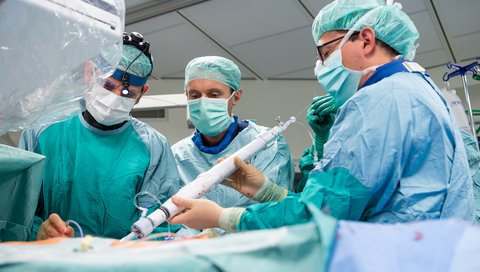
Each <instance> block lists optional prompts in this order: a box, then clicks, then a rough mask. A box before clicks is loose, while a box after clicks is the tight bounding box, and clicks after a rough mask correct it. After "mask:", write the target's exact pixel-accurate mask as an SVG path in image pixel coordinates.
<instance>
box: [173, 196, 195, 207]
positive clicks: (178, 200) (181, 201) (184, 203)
mask: <svg viewBox="0 0 480 272" xmlns="http://www.w3.org/2000/svg"><path fill="white" fill-rule="evenodd" d="M172 202H173V204H175V205H177V206H179V207H182V208H190V207H191V206H192V204H193V201H192V200H191V199H186V198H183V197H179V196H177V195H174V196H173V197H172Z"/></svg>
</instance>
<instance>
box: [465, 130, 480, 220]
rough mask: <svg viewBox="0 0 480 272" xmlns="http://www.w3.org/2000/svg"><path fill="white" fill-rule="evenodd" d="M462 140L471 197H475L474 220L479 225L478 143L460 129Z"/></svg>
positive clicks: (479, 158) (479, 171)
mask: <svg viewBox="0 0 480 272" xmlns="http://www.w3.org/2000/svg"><path fill="white" fill-rule="evenodd" d="M460 133H461V135H462V140H463V142H464V144H465V150H466V152H467V159H468V165H469V166H470V175H471V176H472V180H473V195H474V197H475V209H476V211H475V220H476V222H477V224H480V152H479V151H478V148H477V147H478V142H477V141H476V139H474V138H473V136H472V134H471V133H470V131H465V130H463V129H460Z"/></svg>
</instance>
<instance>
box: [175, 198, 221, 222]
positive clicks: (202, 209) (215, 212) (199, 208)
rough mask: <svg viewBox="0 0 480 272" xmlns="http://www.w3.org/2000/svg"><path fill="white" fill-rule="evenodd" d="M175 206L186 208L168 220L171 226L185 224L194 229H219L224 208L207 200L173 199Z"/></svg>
mask: <svg viewBox="0 0 480 272" xmlns="http://www.w3.org/2000/svg"><path fill="white" fill-rule="evenodd" d="M172 201H173V204H175V205H177V206H178V207H181V208H184V210H183V212H181V213H179V214H177V215H175V216H174V217H172V218H170V219H168V220H167V221H168V222H169V223H170V224H174V225H177V224H183V225H186V226H188V227H190V228H194V229H206V228H218V227H219V223H218V220H219V219H220V214H221V213H222V211H223V208H222V207H220V206H218V204H217V203H215V202H213V201H211V200H207V199H187V198H182V197H179V196H173V197H172Z"/></svg>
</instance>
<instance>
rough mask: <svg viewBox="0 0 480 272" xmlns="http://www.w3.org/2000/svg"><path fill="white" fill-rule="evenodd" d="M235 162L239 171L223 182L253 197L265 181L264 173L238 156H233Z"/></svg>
mask: <svg viewBox="0 0 480 272" xmlns="http://www.w3.org/2000/svg"><path fill="white" fill-rule="evenodd" d="M220 161H221V159H219V160H218V162H220ZM233 162H234V163H235V166H236V167H237V171H235V172H234V173H233V174H232V175H231V176H230V178H229V180H224V181H222V184H223V185H225V186H228V187H230V188H233V189H235V190H237V191H238V192H240V193H241V194H243V195H245V196H246V197H249V198H253V197H254V196H255V194H256V193H257V192H258V190H260V188H262V186H263V183H264V182H265V177H264V175H263V173H262V172H260V171H259V170H258V169H257V168H255V167H253V166H252V165H251V164H247V163H245V162H244V161H243V160H242V159H240V158H238V157H235V158H233Z"/></svg>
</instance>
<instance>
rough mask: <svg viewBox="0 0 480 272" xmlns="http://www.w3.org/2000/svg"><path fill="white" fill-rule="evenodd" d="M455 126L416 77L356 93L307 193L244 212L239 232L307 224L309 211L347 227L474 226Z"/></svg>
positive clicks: (400, 76) (431, 87)
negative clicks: (453, 222) (443, 221)
mask: <svg viewBox="0 0 480 272" xmlns="http://www.w3.org/2000/svg"><path fill="white" fill-rule="evenodd" d="M452 119H453V117H452V116H451V115H450V112H449V109H448V106H447V104H446V102H445V100H444V98H443V96H442V95H441V94H439V90H438V88H437V87H436V86H435V84H434V83H433V82H432V81H431V80H430V79H429V78H428V77H426V76H425V75H422V74H419V73H407V72H399V73H395V74H393V75H391V76H388V77H385V78H383V79H382V80H380V81H378V82H376V83H375V84H372V85H369V86H366V87H364V88H362V89H360V90H359V91H358V92H356V93H355V95H354V96H353V97H351V98H350V99H349V100H348V101H347V102H346V103H345V104H344V105H343V106H342V107H341V108H340V111H339V113H338V116H337V117H336V120H335V124H334V125H333V127H332V130H331V134H330V138H329V140H328V141H327V143H326V144H325V147H324V156H323V158H322V159H321V160H320V161H319V162H318V163H317V164H316V165H315V168H314V169H313V170H312V172H311V173H310V175H309V179H308V181H307V184H306V186H305V189H304V191H303V192H302V193H301V194H293V193H290V194H289V195H288V196H287V197H286V198H285V199H283V200H281V201H279V202H275V203H272V202H271V203H265V204H257V205H252V206H250V207H248V208H247V209H246V210H245V211H244V212H243V214H242V216H241V218H240V220H239V222H238V223H237V229H238V230H245V229H263V228H274V227H280V226H284V225H292V224H299V223H303V222H307V221H308V220H310V218H311V215H310V213H309V211H308V210H307V208H306V205H307V203H312V204H314V205H316V206H317V207H319V208H321V209H322V210H323V211H324V212H326V213H329V214H331V215H333V216H335V217H337V218H340V219H349V220H361V221H370V222H382V223H395V222H409V221H416V220H423V219H436V218H451V217H454V218H460V219H464V220H468V221H473V219H474V210H475V205H474V199H473V191H472V179H471V177H470V174H469V173H470V172H469V169H468V163H467V159H466V155H465V148H464V146H463V143H462V140H461V136H460V132H459V130H458V128H456V125H455V124H454V123H453V121H452Z"/></svg>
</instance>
